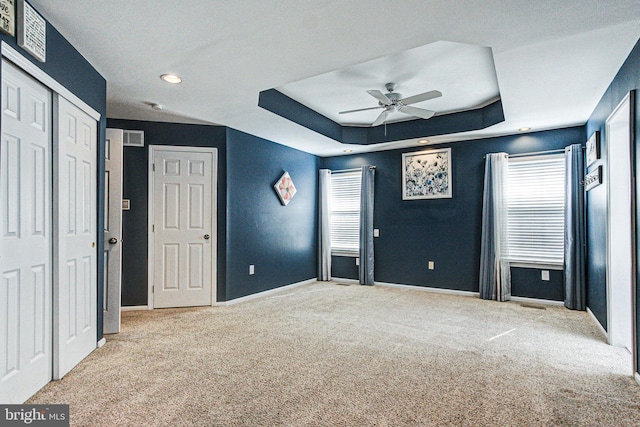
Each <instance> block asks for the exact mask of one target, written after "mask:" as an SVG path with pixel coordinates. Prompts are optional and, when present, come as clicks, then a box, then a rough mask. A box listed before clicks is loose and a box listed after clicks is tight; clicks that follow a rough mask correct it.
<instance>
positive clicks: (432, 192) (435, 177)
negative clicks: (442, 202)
mask: <svg viewBox="0 0 640 427" xmlns="http://www.w3.org/2000/svg"><path fill="white" fill-rule="evenodd" d="M451 163H452V162H451V148H441V149H433V150H423V151H414V152H411V153H403V154H402V200H420V199H446V198H452V197H453V192H452V190H453V185H452V184H453V183H452V175H451Z"/></svg>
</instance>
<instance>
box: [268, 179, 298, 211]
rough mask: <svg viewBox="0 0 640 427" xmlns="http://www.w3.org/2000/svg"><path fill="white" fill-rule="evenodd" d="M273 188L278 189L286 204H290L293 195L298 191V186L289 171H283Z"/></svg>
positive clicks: (279, 195)
mask: <svg viewBox="0 0 640 427" xmlns="http://www.w3.org/2000/svg"><path fill="white" fill-rule="evenodd" d="M273 188H274V189H275V190H276V194H277V195H278V197H279V198H280V202H281V203H282V204H283V205H284V206H287V205H288V204H289V202H290V201H291V199H293V196H295V195H296V192H297V191H298V190H296V186H295V185H293V180H292V179H291V177H290V176H289V172H285V173H283V174H282V176H281V177H280V178H279V179H278V182H276V183H275V185H274V186H273Z"/></svg>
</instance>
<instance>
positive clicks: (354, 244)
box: [330, 171, 362, 257]
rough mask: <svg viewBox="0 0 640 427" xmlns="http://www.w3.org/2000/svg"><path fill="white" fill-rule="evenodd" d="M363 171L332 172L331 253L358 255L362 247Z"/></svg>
mask: <svg viewBox="0 0 640 427" xmlns="http://www.w3.org/2000/svg"><path fill="white" fill-rule="evenodd" d="M361 179H362V173H361V172H360V171H357V172H333V173H332V174H331V196H330V200H331V202H330V203H331V207H330V213H331V254H332V255H342V256H356V257H357V256H358V251H359V249H360V181H361Z"/></svg>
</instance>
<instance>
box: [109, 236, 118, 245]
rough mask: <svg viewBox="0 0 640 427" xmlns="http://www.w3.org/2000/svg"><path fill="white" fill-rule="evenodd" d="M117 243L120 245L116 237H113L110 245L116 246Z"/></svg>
mask: <svg viewBox="0 0 640 427" xmlns="http://www.w3.org/2000/svg"><path fill="white" fill-rule="evenodd" d="M116 243H118V239H116V238H115V237H112V238H110V239H109V244H110V245H115V244H116Z"/></svg>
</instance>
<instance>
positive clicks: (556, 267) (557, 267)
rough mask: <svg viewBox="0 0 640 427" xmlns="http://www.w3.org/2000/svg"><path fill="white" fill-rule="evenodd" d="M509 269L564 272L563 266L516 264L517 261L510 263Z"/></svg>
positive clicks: (529, 263)
mask: <svg viewBox="0 0 640 427" xmlns="http://www.w3.org/2000/svg"><path fill="white" fill-rule="evenodd" d="M509 267H514V268H533V269H536V270H564V265H562V264H544V263H535V262H518V261H510V262H509Z"/></svg>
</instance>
